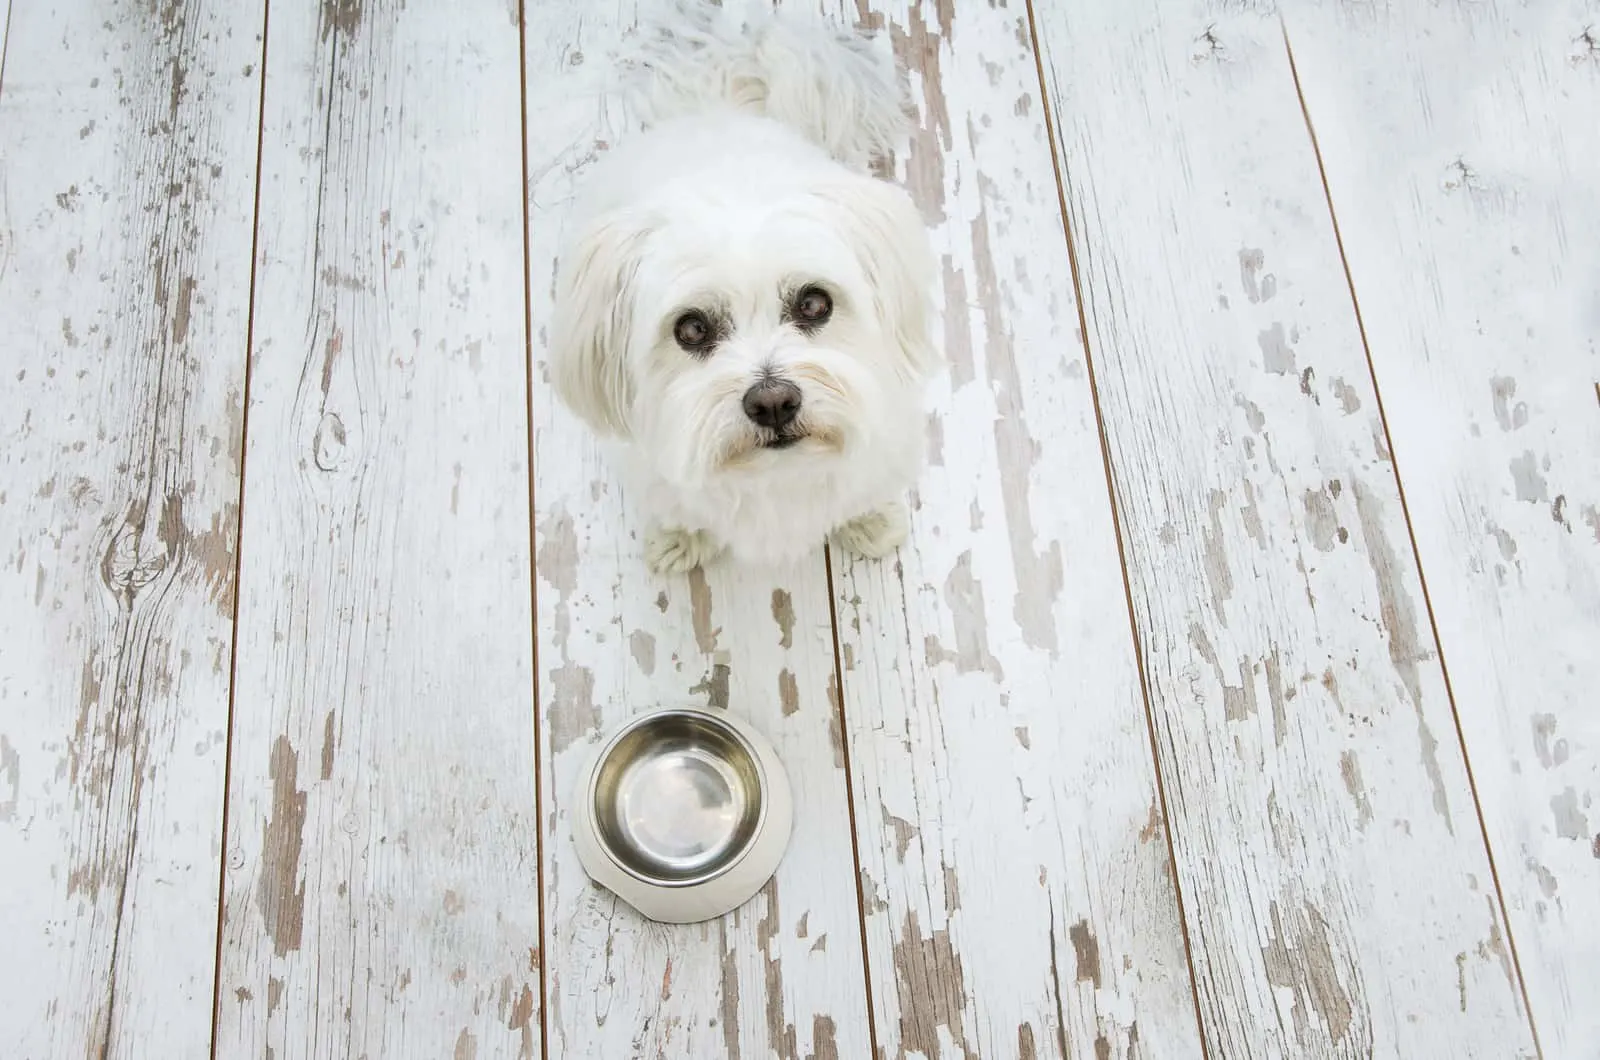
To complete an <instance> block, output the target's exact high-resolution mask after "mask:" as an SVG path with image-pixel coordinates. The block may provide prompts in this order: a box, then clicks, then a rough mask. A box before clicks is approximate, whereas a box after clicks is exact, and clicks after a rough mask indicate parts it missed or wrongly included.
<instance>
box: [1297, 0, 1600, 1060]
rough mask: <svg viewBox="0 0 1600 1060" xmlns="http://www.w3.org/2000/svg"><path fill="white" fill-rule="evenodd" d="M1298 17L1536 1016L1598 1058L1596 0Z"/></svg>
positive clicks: (1599, 206) (1566, 1047)
mask: <svg viewBox="0 0 1600 1060" xmlns="http://www.w3.org/2000/svg"><path fill="white" fill-rule="evenodd" d="M1288 14H1289V36H1290V41H1291V44H1292V46H1293V51H1294V57H1295V61H1296V66H1297V69H1298V72H1299V76H1300V81H1301V84H1302V88H1303V90H1304V95H1305V101H1306V107H1307V110H1308V114H1309V117H1310V119H1311V123H1312V127H1313V128H1314V130H1315V132H1316V135H1317V139H1318V142H1319V144H1320V147H1321V150H1322V156H1323V163H1324V166H1325V169H1326V172H1327V178H1328V185H1329V190H1330V192H1331V195H1332V200H1333V204H1334V208H1335V212H1336V215H1337V218H1338V222H1339V228H1340V231H1341V233H1342V235H1343V240H1344V249H1345V253H1346V255H1347V256H1348V260H1349V265H1350V273H1351V280H1352V283H1353V286H1354V290H1355V295H1356V298H1357V301H1358V304H1359V305H1360V308H1361V315H1362V320H1363V322H1364V323H1365V325H1366V338H1367V342H1368V344H1369V346H1370V349H1371V353H1372V360H1373V364H1374V368H1375V371H1376V374H1377V380H1378V384H1379V387H1380V390H1381V393H1382V395H1383V400H1384V408H1385V410H1386V412H1387V414H1388V418H1389V428H1390V433H1391V435H1392V437H1393V439H1394V455H1395V462H1396V465H1397V467H1398V468H1399V472H1400V475H1401V478H1402V480H1403V482H1404V484H1405V488H1406V497H1407V500H1408V503H1409V507H1410V513H1411V520H1412V526H1413V529H1414V532H1415V534H1416V541H1417V548H1418V550H1419V553H1420V555H1421V561H1422V570H1423V573H1424V574H1425V575H1426V577H1427V582H1428V589H1429V594H1430V597H1431V599H1432V602H1433V608H1434V614H1435V619H1436V622H1437V626H1438V631H1439V639H1440V643H1441V646H1442V650H1443V654H1444V659H1445V662H1446V664H1447V666H1448V668H1449V673H1450V677H1451V685H1452V689H1453V692H1454V695H1455V705H1456V712H1457V714H1458V716H1459V717H1460V719H1461V727H1462V733H1463V736H1464V738H1465V743H1466V750H1467V755H1468V758H1469V760H1470V762H1471V764H1472V771H1473V776H1474V778H1475V780H1476V782H1477V791H1478V798H1479V801H1480V802H1481V805H1482V811H1483V817H1484V823H1485V826H1486V830H1487V833H1488V836H1489V840H1490V843H1491V845H1492V848H1493V850H1494V853H1495V860H1496V865H1497V868H1498V870H1499V877H1500V884H1501V886H1502V888H1503V889H1504V892H1505V898H1506V903H1507V907H1508V916H1509V920H1510V924H1511V928H1512V932H1511V935H1512V938H1513V939H1514V940H1515V943H1516V953H1517V955H1518V957H1519V958H1520V965H1521V968H1522V974H1523V977H1524V979H1525V980H1526V982H1527V990H1528V1000H1529V1005H1530V1008H1531V1009H1532V1012H1533V1017H1534V1025H1535V1027H1536V1028H1537V1030H1538V1032H1539V1038H1540V1044H1541V1045H1542V1046H1543V1048H1544V1055H1545V1056H1546V1057H1580V1056H1593V1055H1594V1051H1595V1050H1596V1049H1597V1048H1600V1044H1597V1043H1600V1006H1596V1005H1595V1004H1594V1003H1593V999H1594V998H1595V997H1597V996H1600V647H1597V646H1600V404H1597V402H1600V390H1597V383H1600V181H1597V179H1596V176H1595V174H1596V172H1597V160H1600V122H1597V121H1596V120H1595V115H1596V114H1600V38H1597V36H1596V34H1597V33H1600V3H1595V2H1593V0H1588V2H1582V3H1549V4H1520V3H1489V4H1478V5H1469V6H1457V7H1451V6H1445V7H1439V6H1432V5H1407V4H1401V5H1396V6H1394V7H1393V8H1391V9H1388V10H1386V11H1379V10H1375V9H1371V8H1366V7H1359V6H1357V7H1347V6H1344V5H1340V6H1339V7H1337V8H1335V7H1334V6H1332V5H1325V4H1295V5H1293V6H1292V7H1291V8H1290V9H1289V12H1288ZM1356 55H1359V56H1361V62H1360V63H1352V62H1350V61H1349V57H1350V56H1356Z"/></svg>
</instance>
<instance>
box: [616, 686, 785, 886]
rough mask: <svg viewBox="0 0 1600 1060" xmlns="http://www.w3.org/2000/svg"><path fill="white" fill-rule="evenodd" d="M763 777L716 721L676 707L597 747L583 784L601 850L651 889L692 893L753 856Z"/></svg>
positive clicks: (751, 755) (754, 759)
mask: <svg viewBox="0 0 1600 1060" xmlns="http://www.w3.org/2000/svg"><path fill="white" fill-rule="evenodd" d="M766 789H767V777H766V772H765V770H764V769H763V767H762V764H761V760H760V757H759V756H758V755H757V753H756V750H755V748H754V747H752V746H751V745H750V742H749V741H748V740H746V739H745V737H744V736H743V735H742V734H741V733H740V732H739V731H738V730H736V729H735V728H733V726H731V725H729V724H728V723H727V722H726V721H724V720H723V719H722V718H720V717H718V716H716V715H714V714H710V713H706V712H704V711H698V710H690V709H679V710H665V711H660V712H657V713H653V714H646V715H644V716H642V717H640V718H637V719H635V720H634V721H633V722H631V723H629V724H628V725H626V726H624V727H623V728H622V729H621V730H620V731H619V732H617V733H616V734H615V735H614V736H612V737H611V739H610V741H609V742H608V743H607V744H606V746H605V747H604V748H603V749H602V750H601V751H600V755H599V759H598V762H597V765H596V768H595V770H594V776H593V779H592V780H591V781H590V785H589V800H590V805H591V807H592V808H593V812H594V828H595V833H596V834H597V836H598V838H599V840H600V846H601V849H602V850H603V851H604V852H605V854H606V856H607V857H608V858H609V859H610V860H611V861H612V862H613V863H615V865H616V866H617V867H618V868H620V869H621V870H622V871H624V872H626V873H627V874H628V875H629V876H632V877H633V878H635V879H637V880H639V881H641V882H643V883H646V884H649V885H652V886H656V887H674V888H678V887H693V886H696V885H699V884H703V883H706V882H707V881H710V880H714V879H716V878H717V877H719V876H722V875H724V874H725V873H727V872H728V871H729V870H730V869H732V868H733V867H734V866H736V865H738V864H739V862H740V860H741V859H742V858H743V857H744V856H745V855H746V854H747V853H748V852H749V851H750V848H751V846H752V845H753V844H754V843H755V841H756V838H757V837H758V836H759V835H760V834H761V829H762V824H763V821H764V819H765V817H766V813H767V799H766V797H765V795H764V792H765V791H766Z"/></svg>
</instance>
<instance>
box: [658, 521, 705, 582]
mask: <svg viewBox="0 0 1600 1060" xmlns="http://www.w3.org/2000/svg"><path fill="white" fill-rule="evenodd" d="M721 552H722V546H721V545H719V544H717V542H716V540H715V539H714V538H713V537H712V536H711V535H710V534H708V533H706V532H705V531H704V530H685V529H683V527H681V526H674V527H662V526H655V527H651V528H650V531H649V533H647V534H646V535H645V539H644V561H645V564H646V565H647V566H648V567H649V568H650V570H651V571H652V572H653V573H655V574H684V573H687V572H688V571H692V570H694V569H695V568H696V567H699V566H701V565H702V564H706V563H710V562H711V561H712V560H714V559H716V558H717V556H718V555H720V554H721Z"/></svg>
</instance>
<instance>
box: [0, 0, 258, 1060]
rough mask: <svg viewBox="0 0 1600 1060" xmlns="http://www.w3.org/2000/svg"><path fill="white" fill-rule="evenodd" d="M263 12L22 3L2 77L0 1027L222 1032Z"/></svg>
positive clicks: (66, 1032) (23, 1046)
mask: <svg viewBox="0 0 1600 1060" xmlns="http://www.w3.org/2000/svg"><path fill="white" fill-rule="evenodd" d="M261 20H262V10H261V5H259V4H255V5H252V4H239V3H226V4H224V3H188V4H172V5H163V6H162V7H161V8H160V9H159V10H158V9H156V8H154V7H151V6H149V5H124V4H111V3H79V4H61V5H49V4H19V5H17V8H16V10H14V11H11V12H10V17H9V24H8V30H7V32H8V47H7V56H6V59H5V69H4V83H3V90H0V321H3V322H4V325H3V334H4V337H3V339H0V344H3V345H0V350H3V352H0V372H3V376H4V379H5V385H6V389H5V393H4V397H0V434H3V438H4V445H3V446H0V549H3V555H4V563H3V564H0V866H4V868H3V869H0V875H3V877H4V883H3V884H0V890H3V894H4V897H3V899H0V935H3V936H4V938H5V939H6V943H7V950H6V959H5V962H4V965H3V966H0V997H3V998H4V1002H3V1003H0V1042H4V1043H5V1047H4V1051H5V1052H6V1054H7V1055H8V1056H17V1057H54V1056H63V1057H64V1056H97V1057H145V1056H173V1057H176V1056H201V1055H204V1054H205V1052H206V1051H207V1049H208V1046H209V1038H210V1030H211V996H212V985H213V971H214V954H215V944H214V938H215V929H216V902H217V864H218V863H217V858H218V851H219V849H220V836H221V806H222V801H221V800H222V789H223V772H224V767H225V758H226V753H225V748H226V730H227V713H228V660H229V654H230V651H231V644H232V621H233V601H234V549H235V542H236V539H237V518H238V507H237V506H238V490H239V477H238V476H239V440H240V430H241V423H240V420H241V412H242V407H243V398H242V394H243V389H244V365H245V330H246V323H247V313H248V291H249V274H250V230H251V197H252V190H253V188H254V185H255V170H256V127H257V113H256V107H257V100H258V93H259V84H260V82H259V80H258V79H259V77H260V71H259V62H260V49H261V39H260V32H261Z"/></svg>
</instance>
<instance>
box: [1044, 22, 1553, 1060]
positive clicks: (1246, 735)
mask: <svg viewBox="0 0 1600 1060" xmlns="http://www.w3.org/2000/svg"><path fill="white" fill-rule="evenodd" d="M1036 12H1037V14H1038V17H1039V23H1038V27H1037V28H1038V32H1039V36H1040V38H1041V42H1042V46H1043V48H1044V51H1045V59H1046V68H1047V70H1048V78H1049V83H1050V95H1051V100H1052V110H1053V116H1054V119H1055V127H1056V130H1057V133H1058V137H1059V143H1060V148H1061V156H1062V164H1063V170H1064V174H1065V178H1066V196H1067V206H1068V210H1069V214H1070V218H1071V222H1072V235H1073V240H1074V243H1075V246H1076V248H1077V252H1078V261H1079V264H1080V267H1081V276H1080V280H1081V290H1082V291H1083V294H1084V299H1085V310H1086V314H1087V319H1088V323H1089V345H1090V347H1091V350H1092V353H1093V356H1094V359H1095V363H1094V370H1095V376H1096V382H1097V385H1098V387H1099V392H1100V396H1101V400H1102V402H1103V407H1104V412H1105V420H1106V431H1107V436H1108V442H1109V446H1110V453H1111V458H1112V464H1113V469H1114V477H1115V482H1116V493H1117V501H1118V504H1119V509H1120V511H1121V514H1122V517H1123V526H1124V528H1125V531H1126V553H1127V559H1128V564H1129V577H1130V581H1131V590H1132V595H1133V599H1134V606H1135V612H1136V620H1137V624H1138V627H1139V630H1140V646H1141V650H1142V652H1143V655H1144V659H1145V663H1146V667H1147V673H1148V678H1149V685H1150V696H1151V705H1152V709H1153V712H1154V719H1155V729H1156V734H1157V749H1158V758H1159V762H1160V768H1161V774H1162V777H1163V780H1164V784H1165V790H1166V793H1167V799H1168V806H1169V809H1170V811H1171V813H1172V825H1173V833H1174V838H1175V850H1176V860H1177V866H1178V880H1179V886H1180V891H1181V894H1182V898H1183V902H1184V908H1185V911H1186V916H1187V922H1188V928H1189V938H1190V940H1191V943H1192V947H1193V959H1194V964H1195V969H1196V973H1197V976H1196V980H1197V987H1198V993H1199V999H1200V1006H1201V1018H1202V1023H1203V1026H1204V1030H1205V1036H1206V1040H1207V1042H1208V1045H1209V1048H1210V1051H1211V1054H1212V1055H1214V1056H1243V1055H1264V1056H1297V1057H1312V1056H1319V1057H1320V1056H1346V1055H1387V1056H1394V1055H1399V1056H1445V1055H1448V1056H1453V1057H1467V1056H1473V1057H1480V1056H1481V1057H1497V1058H1499V1057H1510V1056H1518V1055H1532V1053H1533V1041H1532V1037H1531V1034H1530V1030H1529V1025H1528V1022H1527V1019H1526V1017H1525V1014H1524V1013H1523V1012H1522V1008H1521V996H1520V988H1519V983H1518V981H1517V977H1516V973H1515V969H1514V967H1513V964H1512V961H1511V958H1510V954H1509V951H1508V947H1507V944H1506V934H1505V928H1504V926H1503V925H1502V923H1501V920H1500V914H1499V908H1498V904H1497V897H1496V893H1495V886H1494V880H1493V878H1492V876H1491V873H1490V868H1489V863H1488V858H1487V854H1486V851H1485V848H1484V846H1483V842H1482V836H1481V834H1480V830H1479V822H1478V818H1477V815H1476V812H1475V810H1474V805H1473V799H1472V793H1471V790H1470V787H1469V783H1468V778H1467V774H1466V771H1465V769H1464V765H1463V761H1462V757H1461V754H1460V747H1459V743H1458V740H1457V738H1456V732H1455V723H1454V720H1453V717H1452V712H1451V705H1450V700H1449V697H1448V693H1447V689H1446V686H1445V681H1444V678H1443V673H1442V671H1441V668H1440V665H1439V660H1438V654H1437V651H1436V649H1435V645H1434V643H1433V639H1432V636H1431V632H1430V628H1429V624H1428V613H1427V610H1426V608H1425V604H1424V598H1423V595H1422V591H1421V586H1420V584H1419V581H1418V577H1417V570H1416V566H1415V564H1414V562H1413V558H1412V554H1411V550H1410V545H1409V540H1408V536H1407V527H1406V522H1405V519H1404V517H1403V513H1402V510H1401V506H1400V503H1399V494H1398V491H1397V487H1396V481H1395V477H1394V474H1393V469H1392V467H1391V466H1390V464H1389V457H1388V453H1387V450H1386V446H1385V444H1384V438H1383V432H1382V425H1381V423H1380V421H1379V418H1378V416H1377V412H1376V401H1375V399H1374V397H1373V390H1372V384H1371V380H1370V377H1369V375H1368V372H1367V365H1366V359H1365V357H1364V355H1363V350H1362V345H1361V336H1360V334H1359V331H1358V328H1357V326H1356V319H1355V315H1354V311H1353V308H1352V305H1351V300H1350V293H1349V290H1348V287H1347V285H1346V283H1345V278H1344V275H1343V272H1342V269H1341V265H1340V258H1339V252H1338V247H1337V245H1336V242H1335V240H1334V236H1333V230H1332V226H1331V224H1330V221H1329V215H1328V208H1327V202H1326V199H1325V196H1324V194H1323V189H1322V184H1321V180H1320V178H1319V174H1318V171H1317V165H1316V159H1315V156H1314V154H1313V152H1312V149H1311V144H1310V140H1309V137H1308V133H1307V130H1306V126H1305V123H1304V121H1303V118H1302V115H1301V112H1300V106H1299V102H1298V100H1297V98H1296V95H1295V86H1294V80H1293V77H1292V76H1291V73H1290V68H1289V62H1288V57H1287V53H1286V51H1285V48H1284V42H1283V37H1282V34H1281V32H1280V28H1279V23H1278V21H1277V19H1276V17H1275V16H1274V15H1272V14H1271V13H1270V12H1263V11H1260V10H1253V11H1252V10H1241V9H1240V7H1239V6H1238V5H1234V4H1227V3H1223V2H1220V0H1217V2H1199V0H1186V2H1179V3H1159V4H1158V3H1156V2H1155V0H1140V2H1132V3H1130V2H1126V0H1100V2H1096V3H1084V4H1070V5H1069V4H1051V5H1038V6H1037V7H1036Z"/></svg>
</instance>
